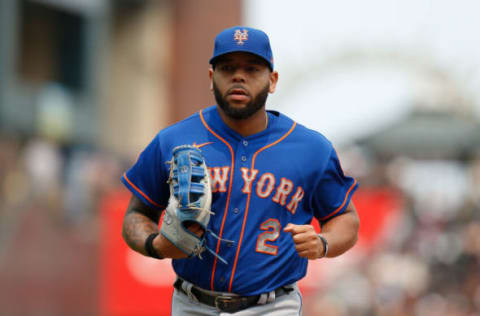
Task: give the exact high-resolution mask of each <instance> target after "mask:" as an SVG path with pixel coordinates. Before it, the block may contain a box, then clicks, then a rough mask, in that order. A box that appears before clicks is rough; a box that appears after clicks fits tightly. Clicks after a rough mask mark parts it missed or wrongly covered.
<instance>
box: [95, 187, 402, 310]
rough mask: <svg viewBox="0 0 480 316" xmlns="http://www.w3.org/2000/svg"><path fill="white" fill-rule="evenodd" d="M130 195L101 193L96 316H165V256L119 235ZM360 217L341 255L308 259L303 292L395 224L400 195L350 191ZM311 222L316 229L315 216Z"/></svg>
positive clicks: (170, 278) (169, 274) (168, 281)
mask: <svg viewBox="0 0 480 316" xmlns="http://www.w3.org/2000/svg"><path fill="white" fill-rule="evenodd" d="M129 199H130V193H129V192H128V191H127V190H120V191H119V192H116V193H113V194H110V195H108V196H106V197H105V198H104V200H103V202H102V203H101V210H100V211H101V225H102V227H101V234H100V240H101V247H100V249H101V254H100V258H101V259H100V260H101V262H100V315H101V316H131V315H136V316H150V315H152V316H153V315H155V316H161V315H170V304H171V297H172V293H173V286H172V285H173V282H174V280H175V274H174V272H173V268H172V267H171V261H170V260H155V259H152V258H149V257H145V256H142V255H140V254H138V253H136V252H134V251H133V250H130V248H128V246H127V245H126V243H125V242H124V241H123V239H122V232H121V230H122V221H123V216H124V213H125V210H126V207H127V205H128V201H129ZM354 203H355V205H356V207H357V210H358V212H359V215H360V220H361V225H360V237H359V241H358V243H357V245H356V246H355V248H354V249H353V250H351V251H349V252H348V253H347V254H345V255H343V256H340V257H337V258H333V259H328V260H317V261H311V262H310V263H309V268H308V272H307V275H306V276H305V278H304V279H302V280H301V281H300V282H299V286H300V289H301V290H302V292H303V294H304V296H308V295H310V294H311V293H314V292H315V291H316V290H319V289H321V288H322V287H324V286H326V285H327V284H328V283H329V282H330V281H332V280H333V279H334V278H335V276H336V275H338V274H341V273H342V271H344V269H349V268H351V267H352V265H354V264H355V260H356V258H358V257H362V256H364V255H366V254H367V255H368V252H370V251H371V250H372V249H373V248H375V246H378V245H379V244H380V243H381V242H382V239H384V236H385V234H386V233H388V231H390V230H391V229H392V225H395V223H396V222H397V218H398V215H399V213H400V212H399V211H400V210H401V205H402V203H401V198H400V197H399V196H398V195H397V194H396V193H395V192H394V191H391V190H388V189H382V188H380V189H369V188H367V189H362V188H360V189H359V190H358V191H357V192H356V193H355V195H354ZM313 225H314V226H315V227H316V229H317V230H318V231H319V230H320V228H319V225H318V222H317V221H316V220H314V221H313Z"/></svg>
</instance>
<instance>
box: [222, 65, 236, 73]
mask: <svg viewBox="0 0 480 316" xmlns="http://www.w3.org/2000/svg"><path fill="white" fill-rule="evenodd" d="M220 70H221V71H225V72H231V71H233V66H232V65H229V64H223V65H220Z"/></svg>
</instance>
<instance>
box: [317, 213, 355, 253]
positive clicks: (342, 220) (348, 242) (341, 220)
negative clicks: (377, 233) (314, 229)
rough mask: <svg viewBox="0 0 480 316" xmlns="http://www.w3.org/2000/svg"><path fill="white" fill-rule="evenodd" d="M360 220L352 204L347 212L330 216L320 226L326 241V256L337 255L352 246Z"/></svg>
mask: <svg viewBox="0 0 480 316" xmlns="http://www.w3.org/2000/svg"><path fill="white" fill-rule="evenodd" d="M359 226H360V221H359V218H358V215H357V213H356V211H355V207H354V206H353V204H350V205H349V207H348V208H347V212H346V213H345V214H342V215H340V216H337V217H335V218H332V219H331V220H330V221H328V222H327V223H326V224H325V225H324V226H323V227H322V235H323V236H324V237H325V238H326V239H327V241H328V253H327V257H329V258H332V257H337V256H339V255H341V254H343V253H345V252H346V251H347V250H349V249H350V248H352V247H353V246H354V245H355V243H356V242H357V239H358V229H359Z"/></svg>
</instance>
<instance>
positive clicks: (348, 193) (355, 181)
mask: <svg viewBox="0 0 480 316" xmlns="http://www.w3.org/2000/svg"><path fill="white" fill-rule="evenodd" d="M356 184H357V180H355V179H354V180H353V184H352V186H351V187H350V189H348V191H347V194H345V199H344V200H343V203H342V205H340V206H339V207H338V208H337V209H336V210H335V211H333V212H332V213H331V214H329V215H327V216H325V217H322V218H320V220H321V221H323V220H326V219H327V218H330V217H332V216H333V215H335V214H337V213H338V212H339V211H340V210H341V209H342V208H343V206H344V205H345V203H346V202H347V199H348V196H349V195H350V191H352V189H353V188H354V187H355V185H356Z"/></svg>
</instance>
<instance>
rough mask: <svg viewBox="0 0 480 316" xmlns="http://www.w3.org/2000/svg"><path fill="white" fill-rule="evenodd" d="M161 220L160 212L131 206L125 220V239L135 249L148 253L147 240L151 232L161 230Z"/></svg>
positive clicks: (123, 233)
mask: <svg viewBox="0 0 480 316" xmlns="http://www.w3.org/2000/svg"><path fill="white" fill-rule="evenodd" d="M159 220H160V212H146V211H144V210H140V209H137V208H130V207H129V209H128V210H127V213H126V214H125V217H124V221H123V232H122V235H123V239H125V242H126V243H127V244H128V245H129V246H130V247H131V248H132V249H133V250H135V251H138V252H141V253H143V254H146V251H145V247H144V246H145V240H146V239H147V237H148V236H149V235H150V234H152V233H158V232H159V229H158V222H159Z"/></svg>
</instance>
